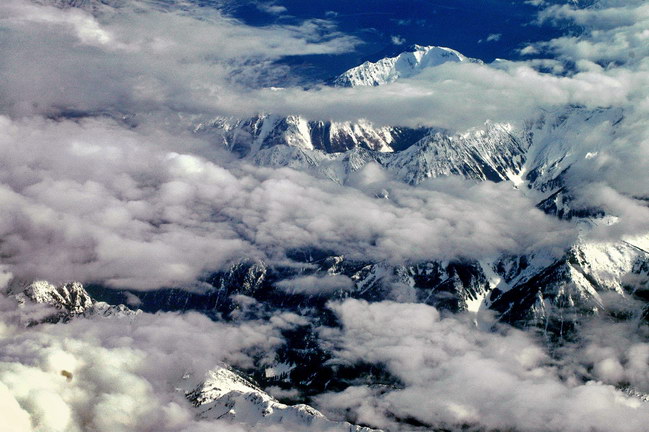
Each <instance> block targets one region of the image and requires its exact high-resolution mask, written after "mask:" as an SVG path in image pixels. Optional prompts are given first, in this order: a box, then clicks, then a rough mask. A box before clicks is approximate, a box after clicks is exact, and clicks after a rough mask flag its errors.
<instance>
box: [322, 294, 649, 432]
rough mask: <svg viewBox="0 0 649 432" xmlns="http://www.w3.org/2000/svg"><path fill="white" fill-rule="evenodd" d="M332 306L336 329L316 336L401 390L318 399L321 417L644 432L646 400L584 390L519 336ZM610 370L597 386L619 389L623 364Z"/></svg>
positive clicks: (605, 367)
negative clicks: (382, 371) (388, 376)
mask: <svg viewBox="0 0 649 432" xmlns="http://www.w3.org/2000/svg"><path fill="white" fill-rule="evenodd" d="M331 307H332V309H333V310H334V312H335V313H336V314H337V315H338V317H339V318H340V320H341V322H342V330H338V329H323V330H322V334H323V337H324V338H325V340H328V341H329V343H332V344H333V346H334V349H337V350H338V354H337V357H338V359H340V360H344V361H348V362H349V361H351V362H355V361H360V360H362V361H364V362H370V363H374V364H381V365H384V366H385V367H386V368H387V370H388V371H389V372H390V373H392V374H393V375H394V376H395V377H396V378H398V379H399V380H400V381H401V384H402V385H401V386H396V387H393V388H389V387H387V388H383V389H381V388H378V387H377V388H371V387H350V388H348V389H347V390H345V391H344V392H342V393H336V394H325V395H323V396H321V397H320V399H319V402H320V404H321V407H322V408H323V409H325V411H328V412H338V413H339V415H340V414H341V413H343V412H345V410H348V409H349V408H351V416H350V417H351V418H352V419H354V420H355V421H359V422H367V423H369V424H371V425H375V426H380V427H385V428H390V429H394V430H401V429H400V426H398V425H396V424H395V423H394V420H393V419H394V418H395V417H396V418H397V419H411V420H412V421H415V422H420V423H423V424H425V425H430V426H431V427H446V428H450V429H452V430H455V429H456V428H459V427H460V426H461V425H468V426H469V427H478V428H479V427H483V428H487V429H500V430H502V429H505V430H507V429H516V430H518V429H520V430H529V431H546V430H563V431H589V430H610V431H641V430H644V429H643V428H644V427H645V426H644V425H645V424H646V421H647V413H646V405H645V403H644V402H641V401H640V400H639V399H634V398H630V397H628V396H626V395H625V394H623V393H622V392H620V391H618V390H616V389H614V388H613V387H611V386H609V385H605V384H602V383H600V382H597V381H591V382H587V383H585V384H584V383H582V382H581V381H580V379H578V378H577V376H576V372H575V370H574V369H569V368H567V369H564V370H562V371H561V373H559V369H558V367H557V366H558V364H557V363H556V362H555V361H553V360H551V359H550V357H549V356H548V355H547V353H546V352H545V350H544V349H543V348H541V347H540V346H539V345H538V344H537V342H536V341H535V340H534V339H533V338H532V337H530V335H528V334H525V333H523V332H519V331H516V330H512V329H504V328H502V329H500V330H499V331H497V332H495V333H488V332H482V331H480V330H478V329H477V328H476V327H475V326H474V325H473V324H472V323H471V321H470V320H469V319H468V318H469V317H468V316H446V317H444V316H440V314H439V313H438V312H437V310H435V309H434V308H432V307H430V306H426V305H418V304H398V303H390V302H382V303H375V304H369V303H366V302H363V301H357V300H347V301H345V302H343V303H334V304H332V305H331ZM627 336H628V335H627ZM617 342H618V343H619V344H620V345H622V346H626V347H627V349H630V351H632V352H634V353H636V352H637V353H638V356H636V357H634V359H637V360H634V361H637V362H642V359H643V358H645V357H646V355H645V354H641V352H642V353H644V351H646V350H644V348H639V347H638V348H636V347H635V346H634V347H629V339H628V338H626V337H624V338H620V339H617ZM643 350H644V351H643ZM593 351H595V348H593ZM571 355H572V353H571ZM643 355H645V357H643ZM609 363H610V364H607V363H603V362H600V363H598V364H599V366H598V367H599V369H598V368H596V370H599V373H596V379H602V377H608V378H609V379H608V380H607V381H606V382H611V383H619V382H620V381H619V380H618V378H619V377H621V376H622V375H623V374H624V373H625V372H624V369H625V368H626V367H622V366H621V365H617V364H615V363H613V361H612V360H611V361H610V362H609ZM629 366H631V365H630V364H629ZM628 369H629V371H631V370H633V367H632V366H631V367H628ZM620 371H622V372H620ZM620 418H624V419H625V421H624V422H620V421H619V419H620Z"/></svg>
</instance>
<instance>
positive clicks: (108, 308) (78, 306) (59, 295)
mask: <svg viewBox="0 0 649 432" xmlns="http://www.w3.org/2000/svg"><path fill="white" fill-rule="evenodd" d="M9 294H10V295H12V296H13V297H14V298H15V299H16V300H17V301H18V303H19V304H20V305H26V304H40V305H45V306H49V307H50V308H51V311H50V312H47V311H44V312H45V313H44V315H43V316H39V317H38V319H37V321H36V322H30V323H28V324H35V323H37V322H59V321H68V320H70V319H72V318H74V317H78V316H113V315H115V316H132V315H134V314H138V313H140V311H133V310H131V309H129V308H128V307H126V306H124V305H121V304H120V305H109V304H108V303H105V302H98V301H95V300H94V299H93V298H92V297H91V296H90V294H88V292H87V291H86V290H85V288H84V287H83V285H82V284H81V283H79V282H69V283H63V284H60V285H54V284H51V283H49V282H47V281H42V280H41V281H34V282H31V283H28V284H26V285H20V284H17V286H13V287H11V288H10V289H9Z"/></svg>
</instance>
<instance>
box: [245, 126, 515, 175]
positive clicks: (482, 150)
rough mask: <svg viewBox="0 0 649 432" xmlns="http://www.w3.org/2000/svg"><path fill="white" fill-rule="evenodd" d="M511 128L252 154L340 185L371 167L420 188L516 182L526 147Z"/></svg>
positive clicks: (280, 147)
mask: <svg viewBox="0 0 649 432" xmlns="http://www.w3.org/2000/svg"><path fill="white" fill-rule="evenodd" d="M515 133H516V131H514V130H513V128H512V127H511V126H510V125H508V124H492V123H488V124H486V125H485V126H484V127H483V128H480V129H474V130H471V131H467V132H464V133H461V134H447V133H442V132H439V131H436V130H430V131H428V133H427V134H426V135H425V136H423V137H422V138H420V139H418V140H417V141H416V142H414V143H413V144H412V145H411V146H409V147H408V148H406V149H405V150H403V151H395V152H389V153H385V152H376V151H372V150H368V149H367V148H366V146H357V147H354V148H352V149H350V150H347V151H345V152H341V153H334V154H330V153H326V152H325V151H322V150H317V149H305V148H296V147H291V146H286V145H276V146H272V147H268V148H264V149H262V150H260V151H259V152H257V153H255V154H254V155H251V160H253V161H254V162H255V163H256V164H258V165H263V166H270V167H276V168H278V167H290V168H294V169H300V170H306V171H311V172H313V173H316V174H318V175H320V176H321V177H324V178H329V179H332V180H334V181H336V182H337V183H345V180H346V178H347V176H348V175H349V174H350V173H352V172H354V171H357V170H359V169H361V168H363V167H364V166H365V165H367V164H368V163H370V162H375V163H378V164H379V165H381V166H383V167H384V168H385V169H386V170H387V171H389V172H390V173H392V174H393V175H394V177H395V178H397V179H399V180H402V181H404V182H406V183H410V184H419V183H421V182H422V181H424V180H426V179H427V178H435V177H442V176H450V175H459V176H462V177H464V178H468V179H474V180H480V181H483V180H491V181H496V182H498V181H504V180H515V179H516V178H517V175H518V174H519V173H520V171H521V169H522V167H523V163H524V162H525V151H526V143H525V141H524V140H523V139H521V138H519V137H517V136H516V135H515Z"/></svg>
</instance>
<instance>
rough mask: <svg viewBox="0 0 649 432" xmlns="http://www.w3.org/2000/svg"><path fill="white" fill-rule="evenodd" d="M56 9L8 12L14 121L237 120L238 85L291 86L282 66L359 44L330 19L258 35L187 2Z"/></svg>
mask: <svg viewBox="0 0 649 432" xmlns="http://www.w3.org/2000/svg"><path fill="white" fill-rule="evenodd" d="M47 3H51V2H46V4H45V5H43V4H37V3H34V2H30V1H27V0H8V1H5V2H2V5H0V25H2V29H3V31H2V36H0V47H2V51H3V53H4V55H3V56H2V59H0V77H1V78H2V80H1V81H2V84H1V85H0V95H1V96H2V106H3V108H4V109H5V110H6V111H8V112H11V113H17V114H29V113H51V112H54V113H58V112H60V111H61V110H63V111H65V110H68V111H70V110H72V111H105V110H113V111H118V112H133V111H145V112H146V111H151V110H157V109H172V110H173V111H187V112H197V111H208V112H212V113H215V112H218V111H219V110H220V109H224V110H226V111H231V108H230V109H226V107H234V106H236V103H234V102H236V100H237V99H238V98H239V97H240V95H241V94H245V91H243V90H241V91H240V92H239V93H237V91H236V90H235V89H236V88H237V84H236V82H245V83H247V84H251V83H252V84H258V83H259V82H265V81H268V80H271V81H272V80H273V79H272V77H273V76H274V75H279V76H283V77H286V75H287V71H286V70H284V69H282V68H279V67H273V66H272V61H273V60H276V59H278V58H280V57H282V56H286V55H302V54H331V53H338V52H343V51H349V50H351V49H352V48H353V47H354V46H355V45H356V44H357V43H358V41H357V40H355V39H354V38H351V37H348V36H346V35H344V34H341V33H339V32H338V31H337V30H336V29H335V28H334V27H333V25H332V24H331V23H330V22H328V21H324V20H307V21H303V22H300V23H297V24H294V25H284V26H280V25H275V26H269V27H262V28H259V27H255V28H253V27H250V26H247V25H245V24H243V23H241V22H239V21H236V20H234V19H232V18H228V17H227V16H225V15H223V14H222V13H221V12H220V11H219V10H218V9H215V8H200V7H196V6H191V5H189V4H188V3H187V2H156V1H133V2H121V3H119V4H118V5H117V6H109V5H107V4H104V2H95V3H92V2H89V3H90V5H92V6H94V8H93V7H90V6H89V7H87V8H86V9H83V8H74V7H73V8H57V7H53V6H49V5H47ZM108 3H109V4H110V2H108ZM113 3H116V2H113ZM80 4H82V5H83V4H86V3H83V2H82V3H80ZM88 10H90V11H94V14H91V13H90V12H89V11H88Z"/></svg>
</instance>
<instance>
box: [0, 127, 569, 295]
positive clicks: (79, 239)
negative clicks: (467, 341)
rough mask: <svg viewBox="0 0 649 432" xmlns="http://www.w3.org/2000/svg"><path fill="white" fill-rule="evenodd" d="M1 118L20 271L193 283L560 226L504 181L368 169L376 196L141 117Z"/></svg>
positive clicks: (11, 254)
mask: <svg viewBox="0 0 649 432" xmlns="http://www.w3.org/2000/svg"><path fill="white" fill-rule="evenodd" d="M0 122H2V124H3V127H2V132H0V158H1V159H2V160H3V162H4V164H5V166H6V169H5V170H4V171H3V173H2V174H0V182H1V186H0V195H1V196H2V201H3V208H4V212H3V214H2V216H0V232H1V233H2V236H3V239H4V241H3V243H2V245H1V246H0V248H1V249H2V253H3V256H4V257H5V262H6V263H7V264H9V266H10V271H11V272H12V273H13V274H14V276H16V277H19V278H25V279H35V278H37V279H49V280H55V281H64V280H70V279H72V280H81V281H85V282H91V281H95V282H101V283H105V284H108V285H110V286H115V287H130V288H136V289H138V288H139V289H151V288H159V287H162V286H181V287H182V286H185V287H191V286H192V284H194V283H195V281H196V280H197V279H199V278H200V277H201V275H203V274H205V272H209V271H216V270H219V269H224V268H226V267H227V266H229V265H230V264H232V263H234V262H236V261H238V260H240V259H242V258H253V259H254V258H258V259H265V260H270V261H273V260H275V259H277V260H282V259H284V256H285V253H286V252H287V251H288V250H291V249H294V248H303V247H314V248H322V249H326V250H333V251H336V252H337V253H340V254H345V255H347V256H348V258H352V259H358V260H378V261H383V260H387V261H390V262H393V263H400V262H405V261H422V260H430V259H451V258H454V257H457V256H462V257H466V258H483V257H489V256H494V255H497V254H499V253H502V252H510V253H515V252H523V251H526V250H529V249H531V248H535V247H545V246H547V247H550V248H558V249H557V250H560V249H561V248H562V247H563V246H565V245H566V244H567V239H569V238H570V236H571V232H572V231H571V230H572V228H571V227H570V226H569V225H567V224H562V223H560V222H556V221H553V220H552V219H551V218H550V217H547V216H545V215H543V214H542V213H541V212H540V211H538V210H536V209H535V208H534V207H533V203H532V202H530V201H528V200H527V199H526V198H524V197H522V196H521V195H520V194H519V193H517V191H516V190H513V189H511V188H510V187H509V186H508V185H504V184H503V185H496V184H491V183H484V184H474V183H471V182H465V181H461V180H445V181H444V180H438V181H435V182H430V184H428V185H423V186H421V187H418V188H415V187H410V186H407V185H403V184H400V183H397V182H392V181H390V180H389V179H386V178H385V176H384V175H383V174H382V173H378V174H379V175H378V177H377V178H376V181H378V182H379V183H382V184H381V188H385V189H386V190H387V191H388V192H389V195H390V197H391V199H390V200H381V199H377V198H375V196H374V192H375V189H376V187H377V185H376V184H373V183H372V184H371V185H370V186H368V188H367V193H365V192H364V186H363V185H362V184H360V183H359V185H357V187H358V188H359V189H355V188H350V187H343V186H339V185H335V184H331V183H329V182H326V181H322V180H320V179H316V178H313V177H310V176H308V175H306V174H302V173H298V172H295V171H292V170H290V169H280V170H274V169H265V168H264V169H262V168H258V167H251V166H249V165H247V164H245V163H241V162H234V161H231V160H230V159H229V157H228V156H223V155H221V154H220V153H218V152H215V151H213V150H210V149H209V147H208V146H207V145H206V144H205V143H203V142H202V141H199V140H196V139H193V138H191V137H190V136H189V135H186V134H185V135H183V134H169V133H166V132H164V131H160V130H157V131H156V130H154V128H148V127H147V126H142V127H141V128H136V129H132V128H130V129H129V128H125V127H123V126H122V125H120V124H118V123H115V122H113V121H111V120H102V119H87V120H82V121H77V122H75V121H69V120H63V121H49V120H42V119H29V120H22V121H12V120H10V119H8V118H6V117H5V118H1V119H0ZM226 164H227V165H226ZM368 170H369V171H368V173H369V174H368V175H370V177H374V174H372V172H371V171H372V169H371V168H368ZM512 215H515V216H513V217H512ZM195 288H196V287H195Z"/></svg>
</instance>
